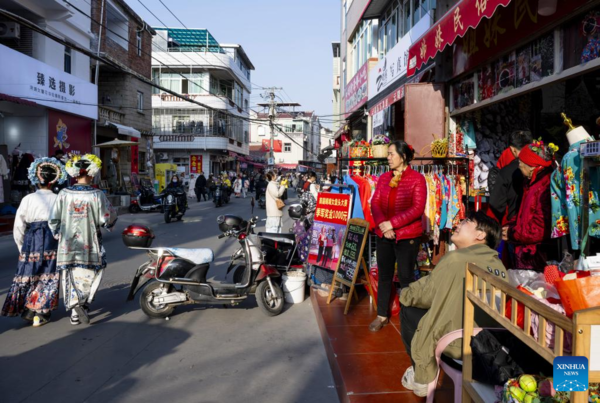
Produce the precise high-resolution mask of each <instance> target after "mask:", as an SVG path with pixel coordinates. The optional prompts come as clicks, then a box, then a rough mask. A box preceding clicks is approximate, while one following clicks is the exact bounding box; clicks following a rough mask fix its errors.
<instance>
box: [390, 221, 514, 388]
mask: <svg viewBox="0 0 600 403" xmlns="http://www.w3.org/2000/svg"><path fill="white" fill-rule="evenodd" d="M501 236H502V231H501V229H500V226H499V225H498V223H496V222H495V221H494V220H493V219H492V218H490V217H488V216H487V215H486V214H484V213H483V212H481V211H479V212H476V213H471V214H469V217H468V218H467V219H465V220H463V221H462V222H461V223H460V225H459V226H458V227H457V228H456V230H455V231H454V234H453V235H452V238H451V240H452V243H454V245H456V248H457V250H454V251H451V252H448V253H447V254H446V255H445V256H444V257H443V258H442V259H440V261H439V263H438V264H437V265H436V267H435V269H434V270H433V271H432V272H431V274H430V275H428V276H425V277H423V278H421V279H420V280H419V281H416V282H414V283H411V284H410V286H409V287H408V288H405V289H403V290H402V293H401V294H400V304H401V306H402V307H401V309H400V328H401V331H400V333H401V335H402V342H403V343H404V346H405V347H406V352H407V353H408V354H409V356H410V358H411V362H412V366H411V367H409V368H408V369H407V370H406V372H405V373H404V376H403V377H402V385H403V386H404V387H405V388H407V389H410V390H412V391H413V393H414V394H415V395H417V396H421V397H423V396H427V384H428V383H429V382H431V381H433V380H434V379H435V376H436V373H437V362H436V359H435V347H436V345H437V342H438V340H439V339H440V338H441V337H442V336H444V335H445V334H447V333H450V332H452V331H454V330H458V329H462V328H463V307H464V298H465V297H464V296H465V273H466V267H467V264H468V263H473V264H475V265H477V266H479V267H481V268H482V269H484V270H487V271H488V272H489V273H491V274H493V275H495V276H497V277H499V278H501V279H502V280H504V281H508V274H507V271H506V269H505V267H504V266H503V265H502V261H501V260H500V259H499V258H498V252H496V250H495V249H496V248H497V247H498V244H499V242H500V239H501ZM443 355H447V356H449V357H452V358H455V359H461V356H462V340H461V339H459V340H455V341H454V342H452V343H451V344H450V345H449V346H448V347H447V348H446V350H444V354H443ZM443 355H442V356H443ZM447 360H450V359H449V358H448V357H445V359H444V361H447Z"/></svg>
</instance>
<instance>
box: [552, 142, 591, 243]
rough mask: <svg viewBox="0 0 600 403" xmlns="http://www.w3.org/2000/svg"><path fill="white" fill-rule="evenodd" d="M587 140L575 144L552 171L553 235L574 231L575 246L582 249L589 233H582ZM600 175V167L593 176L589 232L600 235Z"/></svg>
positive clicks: (572, 232) (572, 236) (572, 234)
mask: <svg viewBox="0 0 600 403" xmlns="http://www.w3.org/2000/svg"><path fill="white" fill-rule="evenodd" d="M586 141H587V140H582V141H579V142H577V143H574V144H572V145H571V146H570V147H569V151H568V152H567V153H566V154H565V156H564V157H563V159H562V162H561V164H560V165H559V167H558V168H557V169H556V170H555V171H554V173H553V174H552V180H551V183H550V190H551V202H552V238H559V237H562V236H565V235H567V234H568V235H570V239H571V247H572V248H573V249H575V250H579V248H580V247H581V240H582V239H583V236H584V235H585V234H582V233H581V229H582V222H581V205H582V203H583V198H582V194H581V192H582V188H581V183H582V181H583V170H582V168H581V163H582V161H581V155H580V146H581V144H582V143H584V142H586ZM599 188H600V177H599V175H598V172H597V171H596V170H594V171H592V172H591V176H590V195H589V197H590V209H589V231H588V233H589V235H590V236H593V237H596V238H600V199H599V198H598V196H599V193H600V189H599Z"/></svg>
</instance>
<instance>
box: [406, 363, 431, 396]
mask: <svg viewBox="0 0 600 403" xmlns="http://www.w3.org/2000/svg"><path fill="white" fill-rule="evenodd" d="M402 386H404V387H405V388H406V389H408V390H412V391H413V393H414V394H415V395H417V396H419V397H427V386H428V385H427V384H422V383H416V382H415V369H414V368H413V367H412V366H410V367H408V368H407V369H406V372H404V375H403V376H402Z"/></svg>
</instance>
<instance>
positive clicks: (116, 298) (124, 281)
mask: <svg viewBox="0 0 600 403" xmlns="http://www.w3.org/2000/svg"><path fill="white" fill-rule="evenodd" d="M190 207H191V209H190V210H189V211H188V213H187V214H186V216H185V218H184V221H183V222H172V223H171V224H165V223H164V221H163V220H162V216H161V215H160V214H158V213H149V214H146V213H141V214H137V215H132V214H125V215H122V216H120V217H119V221H118V223H117V225H116V228H115V229H114V231H113V232H112V233H105V237H104V246H105V248H106V250H107V257H108V268H107V269H106V271H105V274H104V280H103V284H102V286H101V289H100V290H99V292H98V294H97V297H96V300H95V301H94V304H93V305H92V310H91V313H90V315H91V324H90V325H79V326H72V325H71V324H70V323H69V318H68V314H67V312H66V311H65V310H64V307H63V305H62V301H61V304H60V308H59V309H58V310H57V311H54V312H53V314H52V321H51V323H49V324H47V325H45V326H43V327H40V328H33V327H30V326H28V325H27V324H26V323H25V322H23V321H22V320H21V319H20V318H6V317H0V401H1V402H3V403H12V402H44V403H51V402H142V401H143V402H164V401H169V402H171V403H176V402H177V403H179V402H206V403H208V402H239V401H244V402H317V403H318V402H337V401H338V399H337V395H336V393H335V389H334V387H333V378H332V375H331V371H330V369H329V365H328V362H327V358H326V355H325V350H324V348H323V344H322V342H321V338H320V335H319V330H318V327H317V323H316V320H315V318H314V313H313V308H312V306H311V305H310V301H309V300H306V301H304V302H303V303H302V304H296V305H286V309H285V311H284V312H283V313H282V314H281V315H279V316H277V317H273V318H271V317H267V316H266V315H264V314H263V313H262V312H261V311H260V309H259V308H258V307H257V306H256V301H255V300H254V298H253V297H251V299H248V300H247V301H245V302H244V303H242V304H241V305H239V306H237V307H234V308H231V307H229V308H223V307H222V306H212V307H208V308H203V307H200V306H186V307H179V308H177V310H176V311H175V313H174V314H173V316H171V318H170V320H169V321H166V320H159V319H149V318H148V317H146V316H145V315H144V314H143V313H142V312H141V310H140V308H139V303H138V301H137V298H136V300H135V301H134V302H125V299H126V296H127V293H128V286H129V283H130V281H131V278H132V277H133V274H134V272H135V270H136V268H137V267H138V266H139V265H141V264H142V263H143V262H144V261H145V254H144V253H143V252H138V251H132V250H128V249H127V248H125V246H124V245H123V243H122V241H121V232H122V230H123V229H124V228H125V227H126V226H127V225H129V224H131V223H134V222H136V223H143V224H147V225H150V226H151V227H152V228H153V230H154V231H155V234H156V240H155V242H154V245H155V246H156V245H165V246H178V247H196V248H197V247H209V248H212V249H213V251H214V252H215V258H216V260H215V262H214V263H213V265H212V266H211V271H210V272H209V274H210V275H211V276H214V277H215V278H217V279H219V280H222V279H224V273H225V269H226V267H227V262H228V258H229V256H230V254H231V253H232V252H233V250H234V248H235V242H234V241H233V240H218V239H217V235H219V230H218V227H217V225H216V218H217V216H218V215H220V214H236V215H241V216H244V217H250V199H232V202H231V203H230V204H229V205H228V206H226V207H223V208H218V209H217V208H215V207H214V205H213V204H212V202H202V203H196V202H195V201H191V200H190ZM255 214H256V215H258V216H260V217H261V218H265V211H264V210H260V209H258V208H257V209H255ZM285 216H286V217H287V212H286V214H285ZM290 225H291V224H290V220H289V219H286V220H284V229H286V230H287V229H288V228H289V227H290ZM261 226H262V227H263V228H261ZM258 229H259V230H262V229H264V221H262V222H261V223H260V224H259V227H258ZM0 262H1V263H2V264H1V265H0V303H3V302H4V299H5V297H6V293H7V291H8V288H9V287H10V284H11V282H12V278H13V276H14V273H15V271H16V266H17V248H16V246H15V244H14V242H13V240H12V237H2V238H0Z"/></svg>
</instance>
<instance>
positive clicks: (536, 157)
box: [502, 140, 558, 271]
mask: <svg viewBox="0 0 600 403" xmlns="http://www.w3.org/2000/svg"><path fill="white" fill-rule="evenodd" d="M557 150H558V147H556V146H555V145H554V144H552V143H550V144H549V145H545V144H544V143H543V142H542V141H541V140H536V141H534V142H533V143H532V144H528V145H526V146H525V147H523V149H522V150H521V152H520V153H519V169H520V170H521V173H522V174H523V177H524V190H523V199H522V201H521V206H520V208H519V213H518V214H517V218H516V222H512V223H509V224H508V225H507V226H505V227H504V228H502V238H503V239H504V240H505V241H508V242H510V243H513V244H515V267H514V268H515V269H520V270H536V271H541V270H543V269H544V267H545V266H546V261H547V260H549V259H548V258H549V256H548V253H551V251H552V248H551V246H550V245H548V243H547V241H549V240H550V235H551V231H552V220H551V219H552V207H551V199H550V177H551V174H552V171H553V170H554V153H555V152H556V151H557Z"/></svg>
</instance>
